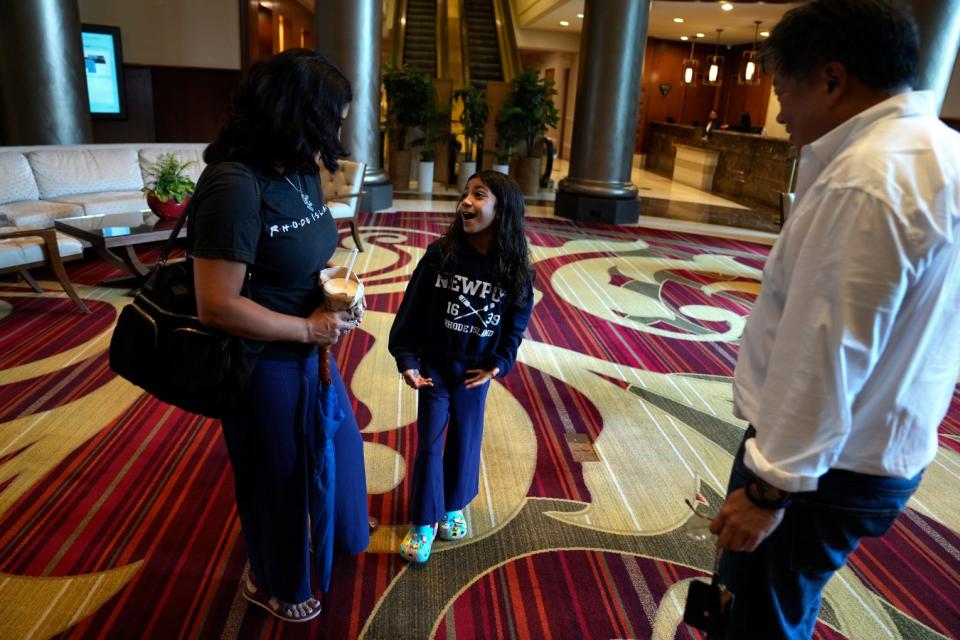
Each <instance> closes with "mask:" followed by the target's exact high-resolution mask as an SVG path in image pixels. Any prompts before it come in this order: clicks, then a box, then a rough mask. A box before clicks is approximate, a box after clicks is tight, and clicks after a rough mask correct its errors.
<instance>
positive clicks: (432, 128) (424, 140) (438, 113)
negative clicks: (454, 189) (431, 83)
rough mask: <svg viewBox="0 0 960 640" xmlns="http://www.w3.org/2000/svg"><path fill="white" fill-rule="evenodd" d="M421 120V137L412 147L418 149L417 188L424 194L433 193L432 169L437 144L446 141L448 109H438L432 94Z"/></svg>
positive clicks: (447, 107) (448, 120) (448, 121)
mask: <svg viewBox="0 0 960 640" xmlns="http://www.w3.org/2000/svg"><path fill="white" fill-rule="evenodd" d="M422 115H423V120H422V121H421V122H420V123H419V126H420V133H421V136H420V137H419V138H417V139H416V140H414V142H413V145H414V146H415V147H419V148H420V164H419V173H418V175H417V188H418V190H419V191H421V192H424V193H430V192H432V191H433V168H434V161H435V160H436V157H437V143H438V142H442V141H444V140H447V139H448V133H447V132H446V131H445V129H446V128H447V126H448V125H449V123H450V107H449V105H447V106H446V108H444V107H438V106H437V105H436V103H435V102H434V97H433V92H432V91H431V93H430V101H429V103H428V104H427V107H426V108H425V109H424V110H423V114H422Z"/></svg>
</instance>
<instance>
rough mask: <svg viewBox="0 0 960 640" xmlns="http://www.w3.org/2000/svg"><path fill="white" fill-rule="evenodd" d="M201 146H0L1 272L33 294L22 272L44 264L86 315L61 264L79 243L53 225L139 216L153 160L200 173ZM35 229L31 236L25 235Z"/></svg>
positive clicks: (80, 250) (72, 255) (75, 254)
mask: <svg viewBox="0 0 960 640" xmlns="http://www.w3.org/2000/svg"><path fill="white" fill-rule="evenodd" d="M205 146H206V145H204V144H109V145H65V146H36V147H0V274H6V273H18V274H19V275H20V276H21V277H23V279H24V280H25V281H26V282H27V283H28V284H29V285H30V286H31V288H33V289H34V290H35V291H40V290H41V289H40V287H39V285H38V284H37V283H36V282H35V281H34V280H33V279H32V278H31V277H30V274H29V273H28V269H30V268H32V267H37V266H41V265H43V264H45V263H48V264H50V266H51V267H52V268H53V271H54V274H55V275H56V277H57V279H58V280H59V281H60V284H61V286H62V287H63V289H64V291H65V292H66V293H67V295H68V296H69V297H70V298H71V299H73V301H74V302H75V303H76V304H77V306H78V307H79V308H80V309H81V310H82V311H84V312H85V313H89V311H88V309H87V308H86V306H85V305H84V303H83V302H82V301H81V300H80V298H79V297H78V296H77V294H76V293H75V291H74V290H73V287H72V285H71V284H70V281H69V280H68V279H67V277H66V272H65V271H64V270H63V266H62V263H61V261H66V260H70V259H74V258H79V257H80V256H82V255H83V243H81V242H80V241H79V240H76V239H74V238H70V237H69V236H66V235H65V234H62V233H59V232H56V233H55V232H53V231H52V230H50V229H51V228H52V227H53V221H54V220H56V219H58V218H67V217H72V216H89V215H96V214H101V213H114V212H121V211H138V210H141V209H145V208H146V206H147V201H146V198H145V197H144V195H143V192H142V191H141V189H142V188H143V187H144V185H145V184H146V183H147V181H148V180H149V170H150V168H151V167H152V166H153V164H154V163H155V162H156V161H157V158H158V157H159V156H160V155H162V154H165V153H172V154H174V155H175V156H176V157H177V159H178V160H179V161H181V162H187V161H190V162H192V164H191V165H190V166H189V167H188V168H187V169H186V170H185V173H187V174H188V175H190V176H191V177H192V178H193V179H194V181H196V180H197V179H198V178H199V177H200V173H201V172H202V171H203V168H204V163H203V158H202V154H203V149H204V147H205ZM30 231H37V235H30V234H29V232H30Z"/></svg>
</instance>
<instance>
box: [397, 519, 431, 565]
mask: <svg viewBox="0 0 960 640" xmlns="http://www.w3.org/2000/svg"><path fill="white" fill-rule="evenodd" d="M436 537H437V525H435V524H426V525H423V526H419V527H418V526H413V527H410V530H409V531H407V535H405V536H403V541H402V542H401V543H400V557H401V558H403V559H404V560H406V561H407V562H417V563H424V562H426V561H427V560H429V559H430V550H431V549H432V548H433V539H434V538H436Z"/></svg>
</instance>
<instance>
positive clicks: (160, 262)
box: [157, 199, 193, 267]
mask: <svg viewBox="0 0 960 640" xmlns="http://www.w3.org/2000/svg"><path fill="white" fill-rule="evenodd" d="M192 202H193V200H192V199H191V202H190V204H192ZM190 204H187V208H186V209H184V211H183V214H182V215H181V216H180V217H179V218H177V224H175V225H173V231H171V232H170V237H169V238H167V241H166V242H165V243H163V249H161V250H160V257H159V258H158V259H157V266H159V267H162V266H164V265H165V264H167V258H168V257H169V256H170V252H171V251H173V243H174V242H176V241H177V237H178V236H179V235H180V230H181V229H183V224H184V223H185V222H186V221H187V216H188V215H190Z"/></svg>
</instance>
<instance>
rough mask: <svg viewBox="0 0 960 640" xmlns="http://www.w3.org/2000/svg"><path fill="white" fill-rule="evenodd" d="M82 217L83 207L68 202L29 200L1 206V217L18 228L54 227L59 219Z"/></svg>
mask: <svg viewBox="0 0 960 640" xmlns="http://www.w3.org/2000/svg"><path fill="white" fill-rule="evenodd" d="M82 215H83V206H82V205H79V204H72V203H67V202H49V201H46V200H28V201H26V202H8V203H6V204H0V216H2V217H3V218H5V219H6V221H7V224H12V225H14V226H17V227H23V226H34V227H52V226H53V221H54V220H56V219H58V218H70V217H72V216H82Z"/></svg>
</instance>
